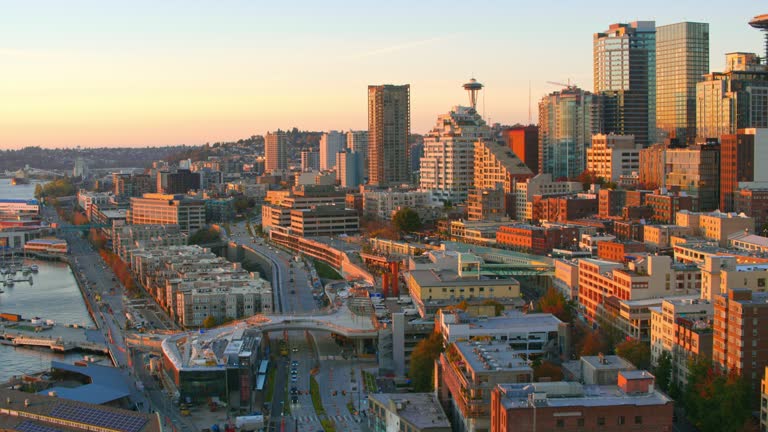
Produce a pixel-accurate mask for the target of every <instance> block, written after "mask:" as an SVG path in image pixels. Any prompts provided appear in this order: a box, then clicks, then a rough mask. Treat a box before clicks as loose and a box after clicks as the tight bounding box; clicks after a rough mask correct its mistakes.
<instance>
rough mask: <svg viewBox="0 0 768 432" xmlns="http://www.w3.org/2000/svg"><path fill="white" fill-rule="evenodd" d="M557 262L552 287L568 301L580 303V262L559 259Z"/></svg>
mask: <svg viewBox="0 0 768 432" xmlns="http://www.w3.org/2000/svg"><path fill="white" fill-rule="evenodd" d="M554 262H555V277H554V278H553V280H552V286H554V287H555V289H557V290H558V291H559V292H560V293H561V294H562V295H563V296H564V297H565V298H566V299H568V300H570V301H574V302H578V301H579V261H578V260H576V259H573V260H571V259H565V258H558V259H555V260H554Z"/></svg>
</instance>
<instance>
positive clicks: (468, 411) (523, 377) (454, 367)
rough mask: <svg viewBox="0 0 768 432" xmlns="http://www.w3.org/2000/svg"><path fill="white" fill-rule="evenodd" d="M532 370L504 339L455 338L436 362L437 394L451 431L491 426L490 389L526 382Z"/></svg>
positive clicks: (466, 431) (475, 431) (470, 431)
mask: <svg viewBox="0 0 768 432" xmlns="http://www.w3.org/2000/svg"><path fill="white" fill-rule="evenodd" d="M532 378H533V370H532V369H531V367H530V366H528V364H527V363H526V361H525V360H523V359H522V358H521V356H520V353H519V352H517V351H516V350H514V349H512V348H511V347H509V345H507V343H506V342H503V341H502V342H493V341H490V342H469V341H467V342H456V343H453V344H451V345H449V346H448V348H447V349H446V352H444V353H442V354H440V357H439V358H438V361H437V364H436V376H435V382H436V383H437V395H438V397H439V398H440V401H441V402H442V404H443V406H444V407H445V408H446V412H448V414H449V415H450V418H451V426H452V428H453V430H454V431H463V432H480V431H487V430H491V424H490V422H491V409H490V407H491V393H492V392H493V389H494V387H496V385H497V384H502V383H527V382H530V381H531V379H532Z"/></svg>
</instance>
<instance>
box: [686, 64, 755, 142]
mask: <svg viewBox="0 0 768 432" xmlns="http://www.w3.org/2000/svg"><path fill="white" fill-rule="evenodd" d="M725 64H726V70H725V72H712V73H711V74H708V75H707V76H705V77H704V80H703V81H701V82H699V83H698V84H696V133H697V135H698V136H699V137H700V138H714V139H720V138H721V137H722V136H723V135H731V134H735V133H736V132H737V131H738V130H739V129H744V128H768V68H766V66H765V65H761V64H760V62H759V59H758V57H757V56H756V55H755V54H753V53H743V52H734V53H728V54H726V55H725Z"/></svg>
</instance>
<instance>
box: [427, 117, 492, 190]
mask: <svg viewBox="0 0 768 432" xmlns="http://www.w3.org/2000/svg"><path fill="white" fill-rule="evenodd" d="M490 137H491V128H489V127H488V125H486V124H485V121H484V120H483V118H482V117H480V114H478V113H477V111H475V109H474V108H469V107H463V106H455V107H453V108H452V109H451V111H450V112H448V113H447V114H442V115H439V116H438V117H437V122H436V124H435V127H433V128H432V130H431V131H429V133H427V135H426V136H425V137H424V156H422V158H421V168H420V170H419V188H420V189H422V190H428V191H430V192H431V195H432V200H433V201H435V202H443V203H461V202H464V201H466V199H467V192H468V191H469V189H470V188H471V187H472V184H473V180H474V159H473V158H474V152H475V144H474V143H475V141H477V140H479V139H483V138H486V139H487V138H490Z"/></svg>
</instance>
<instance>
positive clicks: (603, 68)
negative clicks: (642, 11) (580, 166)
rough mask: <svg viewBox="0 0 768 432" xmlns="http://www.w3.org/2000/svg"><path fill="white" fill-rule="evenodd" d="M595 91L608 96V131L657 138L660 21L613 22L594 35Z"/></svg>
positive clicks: (641, 140) (647, 140)
mask: <svg viewBox="0 0 768 432" xmlns="http://www.w3.org/2000/svg"><path fill="white" fill-rule="evenodd" d="M593 49H594V52H593V59H594V83H595V93H598V94H602V95H605V96H606V98H605V108H604V112H605V114H604V116H605V132H606V133H609V132H613V133H615V134H620V135H634V136H635V142H636V143H638V144H640V145H642V146H647V145H649V144H651V143H653V142H655V140H656V24H655V23H654V22H653V21H635V22H633V23H630V24H611V25H610V27H609V28H608V30H606V31H604V32H602V33H595V35H594V37H593Z"/></svg>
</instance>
